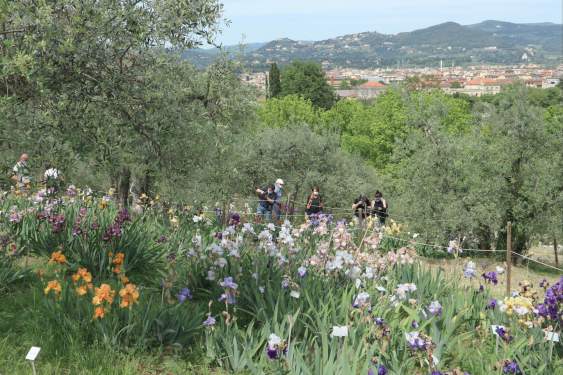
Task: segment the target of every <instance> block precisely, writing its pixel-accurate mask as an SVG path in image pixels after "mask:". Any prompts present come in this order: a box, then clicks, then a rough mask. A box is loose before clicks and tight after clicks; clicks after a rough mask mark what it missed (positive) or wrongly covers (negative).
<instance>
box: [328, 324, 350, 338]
mask: <svg viewBox="0 0 563 375" xmlns="http://www.w3.org/2000/svg"><path fill="white" fill-rule="evenodd" d="M331 336H332V337H346V336H348V327H347V326H333V327H332V333H331Z"/></svg>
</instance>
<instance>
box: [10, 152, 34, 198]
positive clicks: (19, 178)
mask: <svg viewBox="0 0 563 375" xmlns="http://www.w3.org/2000/svg"><path fill="white" fill-rule="evenodd" d="M28 159H29V156H28V155H27V154H22V155H21V156H20V160H19V161H18V162H17V163H16V165H14V168H12V177H11V178H12V181H14V182H15V184H16V187H17V188H18V190H25V189H27V188H29V185H30V184H31V174H30V173H29V167H28V165H27V161H28Z"/></svg>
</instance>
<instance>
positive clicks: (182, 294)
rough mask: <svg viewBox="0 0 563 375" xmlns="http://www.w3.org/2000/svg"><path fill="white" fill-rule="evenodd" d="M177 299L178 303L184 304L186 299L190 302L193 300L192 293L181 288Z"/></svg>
mask: <svg viewBox="0 0 563 375" xmlns="http://www.w3.org/2000/svg"><path fill="white" fill-rule="evenodd" d="M177 297H178V301H179V302H180V303H184V302H185V301H186V299H190V300H191V299H192V298H193V296H192V292H191V291H190V289H188V288H183V289H182V290H180V293H178V295H177Z"/></svg>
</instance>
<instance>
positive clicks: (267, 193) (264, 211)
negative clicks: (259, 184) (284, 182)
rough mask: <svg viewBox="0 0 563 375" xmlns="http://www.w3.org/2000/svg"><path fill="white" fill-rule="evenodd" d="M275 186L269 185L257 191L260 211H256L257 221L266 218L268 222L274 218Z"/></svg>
mask: <svg viewBox="0 0 563 375" xmlns="http://www.w3.org/2000/svg"><path fill="white" fill-rule="evenodd" d="M274 189H275V188H274V186H273V185H268V187H267V188H266V189H265V190H264V189H256V194H257V195H258V199H259V201H258V209H257V210H256V214H257V219H262V218H265V219H266V221H270V220H271V218H272V208H273V206H274V205H275V201H276V193H275V191H274Z"/></svg>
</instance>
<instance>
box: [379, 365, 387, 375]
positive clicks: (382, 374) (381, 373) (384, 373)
mask: <svg viewBox="0 0 563 375" xmlns="http://www.w3.org/2000/svg"><path fill="white" fill-rule="evenodd" d="M377 375H387V368H385V366H383V365H379V366H377Z"/></svg>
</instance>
